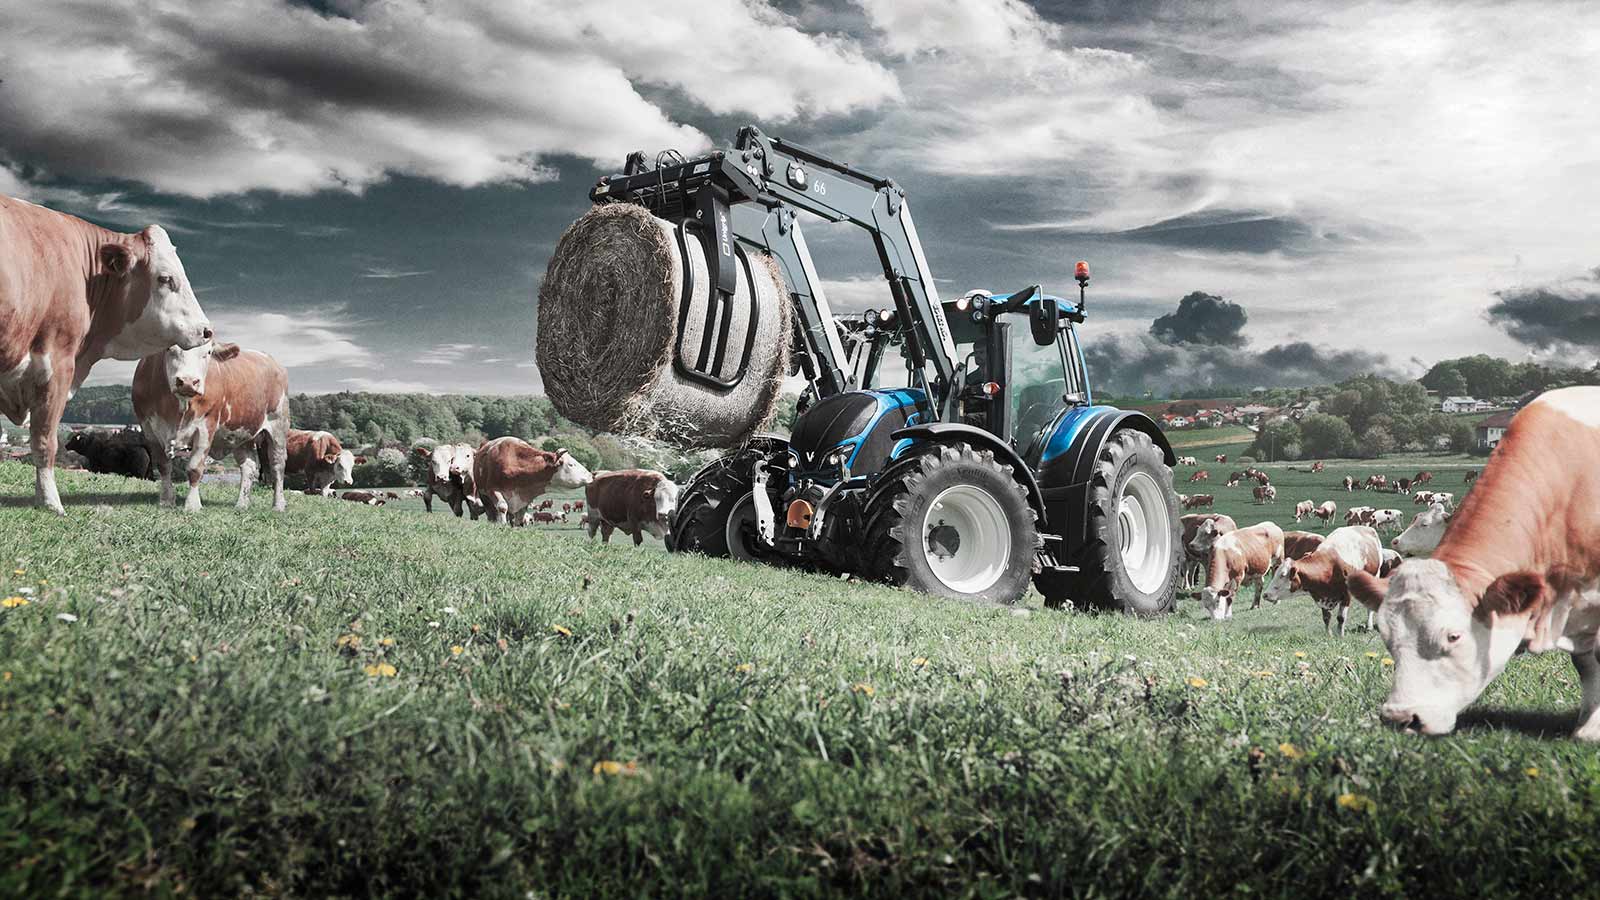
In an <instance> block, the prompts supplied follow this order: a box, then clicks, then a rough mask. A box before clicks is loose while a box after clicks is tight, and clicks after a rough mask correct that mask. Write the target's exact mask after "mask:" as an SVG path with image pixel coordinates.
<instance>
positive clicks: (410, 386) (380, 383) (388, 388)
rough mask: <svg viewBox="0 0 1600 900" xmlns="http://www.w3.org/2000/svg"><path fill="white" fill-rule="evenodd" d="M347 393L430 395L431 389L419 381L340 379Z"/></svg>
mask: <svg viewBox="0 0 1600 900" xmlns="http://www.w3.org/2000/svg"><path fill="white" fill-rule="evenodd" d="M339 381H340V383H341V384H343V385H345V387H344V388H342V389H343V390H347V391H371V392H372V393H375V394H431V393H433V388H432V386H430V385H427V384H424V383H422V382H420V381H405V380H403V379H399V378H341V379H339Z"/></svg>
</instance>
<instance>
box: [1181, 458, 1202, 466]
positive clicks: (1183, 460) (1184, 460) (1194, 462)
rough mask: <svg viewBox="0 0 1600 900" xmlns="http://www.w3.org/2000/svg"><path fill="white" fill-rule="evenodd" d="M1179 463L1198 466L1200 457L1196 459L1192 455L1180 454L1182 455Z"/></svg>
mask: <svg viewBox="0 0 1600 900" xmlns="http://www.w3.org/2000/svg"><path fill="white" fill-rule="evenodd" d="M1178 465H1180V466H1198V465H1200V461H1199V460H1198V459H1195V458H1194V457H1192V456H1180V457H1178Z"/></svg>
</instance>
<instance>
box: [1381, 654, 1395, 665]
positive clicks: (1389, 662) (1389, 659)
mask: <svg viewBox="0 0 1600 900" xmlns="http://www.w3.org/2000/svg"><path fill="white" fill-rule="evenodd" d="M1383 664H1384V665H1386V666H1392V665H1394V657H1392V656H1385V657H1384V658H1383Z"/></svg>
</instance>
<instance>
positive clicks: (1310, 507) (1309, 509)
mask: <svg viewBox="0 0 1600 900" xmlns="http://www.w3.org/2000/svg"><path fill="white" fill-rule="evenodd" d="M1316 511H1317V505H1316V504H1315V503H1312V502H1311V501H1310V500H1301V501H1300V502H1299V503H1296V504H1295V505H1294V520H1295V521H1296V522H1302V521H1305V518H1306V517H1307V516H1309V515H1311V514H1312V513H1314V512H1316Z"/></svg>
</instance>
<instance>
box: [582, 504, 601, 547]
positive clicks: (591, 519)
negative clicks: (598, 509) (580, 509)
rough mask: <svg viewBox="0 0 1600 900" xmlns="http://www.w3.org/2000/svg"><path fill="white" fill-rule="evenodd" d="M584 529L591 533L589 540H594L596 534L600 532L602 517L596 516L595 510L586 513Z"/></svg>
mask: <svg viewBox="0 0 1600 900" xmlns="http://www.w3.org/2000/svg"><path fill="white" fill-rule="evenodd" d="M583 527H584V528H585V529H587V530H588V532H589V540H591V541H592V540H594V533H595V532H596V531H599V530H600V517H599V516H596V515H594V510H589V511H588V512H586V513H584V516H583Z"/></svg>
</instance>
